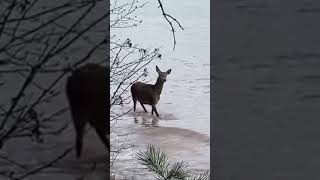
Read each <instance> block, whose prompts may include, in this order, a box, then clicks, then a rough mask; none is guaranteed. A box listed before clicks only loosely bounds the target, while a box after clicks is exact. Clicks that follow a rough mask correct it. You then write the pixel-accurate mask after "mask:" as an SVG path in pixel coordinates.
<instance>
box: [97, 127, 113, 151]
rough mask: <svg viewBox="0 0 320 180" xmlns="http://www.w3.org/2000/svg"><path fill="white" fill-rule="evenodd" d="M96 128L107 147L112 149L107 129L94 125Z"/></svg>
mask: <svg viewBox="0 0 320 180" xmlns="http://www.w3.org/2000/svg"><path fill="white" fill-rule="evenodd" d="M94 128H95V130H96V133H97V135H98V136H99V138H100V140H101V141H102V143H103V144H104V145H105V147H106V148H107V149H108V151H110V142H109V140H108V139H107V137H106V131H105V129H104V128H103V127H100V126H99V127H94Z"/></svg>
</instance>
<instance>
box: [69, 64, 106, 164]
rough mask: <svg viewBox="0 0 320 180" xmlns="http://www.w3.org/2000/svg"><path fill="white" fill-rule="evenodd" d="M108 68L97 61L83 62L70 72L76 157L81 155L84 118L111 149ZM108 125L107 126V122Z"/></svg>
mask: <svg viewBox="0 0 320 180" xmlns="http://www.w3.org/2000/svg"><path fill="white" fill-rule="evenodd" d="M108 72H109V69H108V68H106V67H103V66H100V65H97V64H86V65H84V66H82V67H80V68H78V69H76V70H74V71H73V72H72V75H71V76H70V77H69V78H68V80H67V84H66V94H67V98H68V101H69V105H70V109H71V114H72V118H73V124H74V128H75V131H76V152H77V158H79V157H81V152H82V142H83V135H84V131H85V126H86V124H87V122H89V124H90V125H91V126H92V127H93V128H94V129H95V131H96V133H97V135H98V136H99V138H100V139H101V141H102V142H103V144H104V145H105V146H106V148H107V149H108V150H109V151H110V142H109V139H108V138H107V137H106V135H107V134H108V135H109V134H110V129H109V128H110V121H109V119H108V118H109V114H108V112H109V113H110V111H109V109H108V100H107V97H108V91H107V87H108V85H107V83H108V82H109V76H110V75H109V73H108ZM108 125H109V126H108Z"/></svg>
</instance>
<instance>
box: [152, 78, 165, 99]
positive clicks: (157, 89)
mask: <svg viewBox="0 0 320 180" xmlns="http://www.w3.org/2000/svg"><path fill="white" fill-rule="evenodd" d="M163 84H164V82H163V81H161V80H160V78H159V77H158V79H157V82H156V84H155V85H154V91H155V92H156V93H158V94H159V95H160V94H161V92H162V88H163Z"/></svg>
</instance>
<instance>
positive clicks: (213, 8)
mask: <svg viewBox="0 0 320 180" xmlns="http://www.w3.org/2000/svg"><path fill="white" fill-rule="evenodd" d="M216 1H217V0H213V1H210V177H211V179H213V177H214V173H215V170H214V169H215V164H214V159H215V157H214V156H215V153H214V151H215V146H214V142H215V136H214V135H215V134H214V127H215V126H214V123H215V121H214V119H215V118H214V117H215V114H214V103H215V101H214V99H215V91H214V87H215V81H214V74H215V71H214V69H215V68H214V54H215V48H214V47H215V45H216V44H214V40H215V37H216V35H217V33H216V31H215V21H216V18H215V15H217V14H218V13H217V12H216V9H217V8H216V6H215V4H216Z"/></svg>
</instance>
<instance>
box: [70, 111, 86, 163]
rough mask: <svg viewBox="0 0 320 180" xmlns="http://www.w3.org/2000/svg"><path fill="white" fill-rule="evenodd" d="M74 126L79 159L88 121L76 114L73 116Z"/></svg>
mask: <svg viewBox="0 0 320 180" xmlns="http://www.w3.org/2000/svg"><path fill="white" fill-rule="evenodd" d="M73 124H74V127H75V130H76V153H77V158H80V157H81V153H82V144H83V135H84V130H85V125H86V121H85V119H83V118H82V117H80V116H79V115H76V114H75V113H74V115H73Z"/></svg>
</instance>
